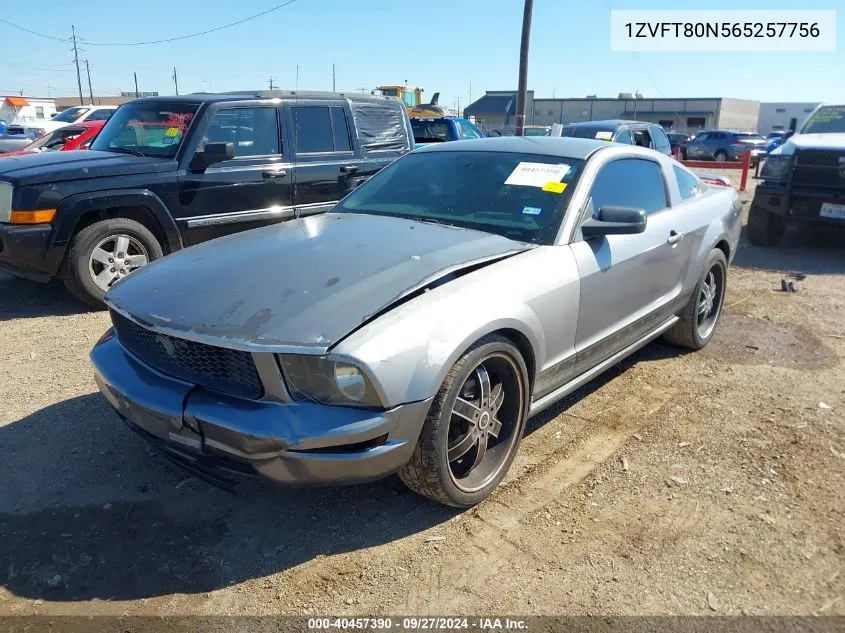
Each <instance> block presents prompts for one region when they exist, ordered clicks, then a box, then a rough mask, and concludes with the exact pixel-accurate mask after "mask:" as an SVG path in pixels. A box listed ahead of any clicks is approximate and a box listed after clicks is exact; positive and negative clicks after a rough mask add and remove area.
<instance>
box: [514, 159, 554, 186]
mask: <svg viewBox="0 0 845 633" xmlns="http://www.w3.org/2000/svg"><path fill="white" fill-rule="evenodd" d="M568 173H569V165H548V164H546V163H520V164H519V165H517V166H516V168H515V169H514V170H513V171H512V172H511V175H510V176H508V179H507V180H506V181H505V184H506V185H522V186H523V187H538V188H540V189H542V188H543V187H544V186H545V185H546V184H547V183H550V182H560V181H561V180H563V179H564V178H565V177H566V174H568Z"/></svg>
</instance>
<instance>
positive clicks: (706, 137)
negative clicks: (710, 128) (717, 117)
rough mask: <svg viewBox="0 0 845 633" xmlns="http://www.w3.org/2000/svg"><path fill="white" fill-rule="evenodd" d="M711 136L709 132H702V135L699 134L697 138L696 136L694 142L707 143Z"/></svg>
mask: <svg viewBox="0 0 845 633" xmlns="http://www.w3.org/2000/svg"><path fill="white" fill-rule="evenodd" d="M711 136H712V135H711V134H710V133H709V132H704V133H703V134H699V135H698V136H696V137H695V141H694V142H698V141H709V140H710V137H711Z"/></svg>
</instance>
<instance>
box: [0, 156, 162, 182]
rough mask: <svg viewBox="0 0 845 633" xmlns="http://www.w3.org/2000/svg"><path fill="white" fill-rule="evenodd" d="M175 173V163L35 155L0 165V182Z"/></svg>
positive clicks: (136, 159)
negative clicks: (162, 172) (163, 172)
mask: <svg viewBox="0 0 845 633" xmlns="http://www.w3.org/2000/svg"><path fill="white" fill-rule="evenodd" d="M175 169H176V161H175V160H172V159H161V158H145V157H141V156H132V155H130V154H117V153H115V152H95V151H94V150H86V151H84V152H33V153H27V154H24V155H20V156H9V157H8V158H7V159H6V160H2V161H0V180H6V181H9V182H11V183H12V184H14V185H17V186H24V185H39V184H48V183H54V182H62V181H66V180H79V179H83V178H103V177H107V176H121V175H127V174H147V173H155V172H161V171H173V170H175Z"/></svg>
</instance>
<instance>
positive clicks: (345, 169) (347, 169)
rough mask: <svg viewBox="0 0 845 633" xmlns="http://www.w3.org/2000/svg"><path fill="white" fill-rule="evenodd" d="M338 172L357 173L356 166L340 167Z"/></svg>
mask: <svg viewBox="0 0 845 633" xmlns="http://www.w3.org/2000/svg"><path fill="white" fill-rule="evenodd" d="M340 171H342V172H343V173H344V174H354V173H355V172H356V171H358V165H341V166H340Z"/></svg>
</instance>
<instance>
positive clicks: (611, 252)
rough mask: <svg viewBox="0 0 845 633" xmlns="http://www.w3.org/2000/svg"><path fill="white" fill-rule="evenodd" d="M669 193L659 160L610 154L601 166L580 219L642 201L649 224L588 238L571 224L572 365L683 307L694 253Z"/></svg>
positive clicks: (629, 340)
mask: <svg viewBox="0 0 845 633" xmlns="http://www.w3.org/2000/svg"><path fill="white" fill-rule="evenodd" d="M673 182H674V180H673ZM671 200H672V198H671V197H670V195H669V191H668V188H667V178H666V177H665V176H664V174H663V169H662V167H661V165H660V164H659V163H658V162H657V161H656V160H650V159H647V158H643V157H622V158H614V159H612V160H610V161H609V162H607V163H605V164H604V165H603V166H602V167H601V168H600V169H599V170H598V172H597V174H596V177H595V179H594V181H593V183H592V186H591V188H590V195H589V198H588V201H587V204H586V208H585V209H584V215H583V217H582V221H583V220H585V219H586V218H588V217H591V216H592V215H595V214H596V213H597V212H598V210H599V209H600V208H602V207H604V206H626V207H636V208H640V209H644V210H645V211H646V212H647V213H648V220H647V226H646V230H645V231H644V232H643V233H638V234H633V235H607V236H602V237H594V238H590V239H587V240H585V239H583V238H581V237H579V236H580V233H578V232H577V231H576V237H575V238H574V240H573V243H572V244H571V248H572V251H573V253H574V255H575V260H576V262H577V265H578V270H579V274H580V278H581V291H580V304H579V305H580V308H579V313H578V325H577V328H576V342H575V347H576V360H575V367H576V368H575V371H576V373H581V372H583V371H586V370H587V369H589V368H591V367H593V366H595V365H597V364H599V363H601V362H602V361H604V360H606V359H608V358H610V357H611V356H613V355H614V354H616V353H617V352H619V351H621V350H623V349H624V348H626V347H628V346H629V345H631V344H633V343H634V342H636V341H638V340H639V339H641V338H642V337H644V336H646V335H647V334H648V333H650V332H651V331H652V330H654V329H655V328H657V327H658V326H660V325H661V324H663V323H665V322H667V321H668V320H669V319H671V318H672V316H673V314H675V312H676V311H677V310H678V309H679V308H680V304H682V302H683V297H682V292H683V280H684V278H685V273H686V270H687V266H688V264H689V259H690V255H691V253H690V246H689V240H684V230H685V226H684V221H683V216H682V214H679V213H676V212H675V210H674V209H673V208H672V207H671V206H670V204H671Z"/></svg>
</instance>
